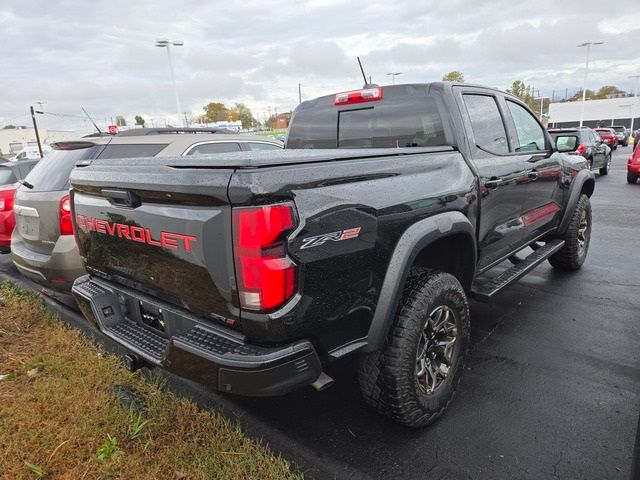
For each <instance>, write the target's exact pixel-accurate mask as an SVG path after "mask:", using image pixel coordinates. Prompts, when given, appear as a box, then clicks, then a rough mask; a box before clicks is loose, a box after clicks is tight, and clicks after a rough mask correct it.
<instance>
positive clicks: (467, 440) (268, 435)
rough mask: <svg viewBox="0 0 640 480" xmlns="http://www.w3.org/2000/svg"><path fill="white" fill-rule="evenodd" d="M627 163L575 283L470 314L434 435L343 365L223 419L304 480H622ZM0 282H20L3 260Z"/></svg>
mask: <svg viewBox="0 0 640 480" xmlns="http://www.w3.org/2000/svg"><path fill="white" fill-rule="evenodd" d="M629 152H630V148H621V149H619V150H618V151H617V152H616V153H615V154H614V158H613V166H612V172H611V174H610V175H609V176H607V177H598V178H597V180H596V191H595V194H594V196H593V198H592V205H593V218H594V225H593V232H592V243H591V247H590V252H589V257H588V259H587V262H586V264H585V266H584V267H583V269H582V270H580V271H579V272H578V273H575V274H571V275H568V274H560V273H557V272H555V271H553V270H552V269H551V267H550V266H549V265H548V264H546V263H545V264H544V265H542V266H540V267H539V268H537V269H536V270H534V272H533V273H531V274H529V275H528V276H526V277H524V278H523V279H522V280H521V281H520V282H519V283H518V284H516V285H515V286H513V287H511V288H510V289H508V290H507V291H506V292H505V293H503V294H501V295H499V296H498V298H497V299H496V300H494V301H493V302H492V303H491V304H482V303H476V302H473V303H472V338H473V341H472V348H471V352H470V358H469V360H468V362H467V368H466V370H467V371H466V373H465V376H464V378H463V380H462V382H461V384H460V388H459V390H458V393H457V397H456V399H455V401H454V402H453V403H452V405H451V407H450V409H449V411H448V413H446V414H445V416H444V417H443V418H442V419H440V420H439V421H438V422H437V423H436V424H434V425H432V426H430V427H428V428H426V429H423V430H408V429H406V428H403V427H400V426H398V425H396V424H393V423H391V422H390V421H388V420H386V419H385V418H382V417H379V416H377V415H375V414H373V413H371V412H370V411H369V410H368V409H367V408H366V407H365V405H364V403H363V402H362V400H361V399H360V396H359V392H358V389H357V384H356V380H355V372H354V369H353V368H352V367H351V366H350V365H349V364H339V365H335V366H334V367H333V368H332V369H331V370H330V371H329V373H330V374H331V375H332V376H334V378H335V379H336V384H335V385H334V386H333V387H332V388H330V389H328V390H326V391H324V392H320V393H318V392H315V391H314V390H312V389H311V388H309V389H305V390H303V391H299V392H296V393H293V394H290V395H287V396H286V397H280V398H268V399H253V398H234V399H232V401H231V402H230V404H231V409H232V410H233V411H234V412H235V413H236V414H237V415H238V416H239V417H240V422H241V423H242V421H243V420H242V416H243V415H244V414H246V415H247V418H249V417H251V418H259V419H260V421H261V424H262V425H264V426H265V427H266V429H263V430H262V431H261V434H260V435H261V436H263V437H264V441H265V442H267V443H273V442H274V439H275V438H276V437H277V439H278V440H277V441H276V442H275V443H277V444H278V445H279V446H276V450H279V451H282V452H283V453H284V454H285V456H287V457H288V459H289V460H291V461H293V462H297V463H298V464H300V465H302V466H303V470H305V471H306V472H307V473H308V474H309V476H311V477H317V478H324V475H325V474H326V472H332V473H333V474H334V475H335V476H336V477H337V478H376V479H382V478H385V479H386V478H393V479H396V478H403V479H417V478H420V479H424V478H438V479H442V478H446V479H493V478H499V479H502V478H518V479H541V478H561V479H574V478H575V479H605V478H606V479H609V478H612V479H615V478H620V479H627V478H629V474H630V469H631V461H632V458H631V457H632V451H633V446H634V441H635V438H636V427H637V425H638V415H639V408H640V355H639V351H640V348H639V347H640V313H639V312H640V295H638V291H639V289H640V275H638V273H637V270H638V267H639V266H640V263H639V262H638V254H637V251H636V250H637V249H638V245H640V228H639V227H638V225H640V185H628V184H627V183H626V158H627V156H628V155H629ZM0 272H2V273H4V274H8V275H17V273H16V272H15V270H14V269H13V268H12V267H11V265H10V262H9V258H8V256H6V255H5V256H3V257H2V258H1V259H0ZM181 389H182V391H183V393H185V394H188V395H193V396H197V397H198V400H199V401H200V403H201V404H205V405H206V404H209V405H210V406H215V404H216V402H217V401H218V400H219V397H218V396H216V395H213V394H211V395H210V396H209V400H204V401H203V390H202V389H198V388H195V387H193V386H183V387H181ZM205 396H206V395H205ZM227 399H228V397H227ZM283 439H284V440H283ZM283 441H284V442H285V443H287V445H286V448H284V446H283ZM297 452H299V453H297ZM314 465H315V466H314ZM319 472H323V473H319Z"/></svg>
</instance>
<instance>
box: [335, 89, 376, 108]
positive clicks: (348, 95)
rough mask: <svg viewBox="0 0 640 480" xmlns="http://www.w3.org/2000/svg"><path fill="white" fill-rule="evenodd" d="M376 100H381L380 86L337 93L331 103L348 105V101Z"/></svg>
mask: <svg viewBox="0 0 640 480" xmlns="http://www.w3.org/2000/svg"><path fill="white" fill-rule="evenodd" d="M377 100H382V87H376V88H366V89H364V90H352V91H351V92H343V93H338V94H337V95H336V98H335V100H334V101H333V104H334V105H349V104H350V103H363V102H375V101H377Z"/></svg>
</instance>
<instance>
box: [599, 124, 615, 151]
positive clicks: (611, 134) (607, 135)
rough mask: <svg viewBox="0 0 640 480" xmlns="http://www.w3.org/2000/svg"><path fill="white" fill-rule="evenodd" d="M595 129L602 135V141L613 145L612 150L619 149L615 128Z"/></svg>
mask: <svg viewBox="0 0 640 480" xmlns="http://www.w3.org/2000/svg"><path fill="white" fill-rule="evenodd" d="M594 131H595V132H596V133H597V134H598V135H599V136H600V138H601V139H602V141H603V142H604V143H606V144H607V145H609V146H610V147H611V150H617V149H618V137H617V136H616V132H615V131H614V130H613V128H603V127H598V128H595V129H594Z"/></svg>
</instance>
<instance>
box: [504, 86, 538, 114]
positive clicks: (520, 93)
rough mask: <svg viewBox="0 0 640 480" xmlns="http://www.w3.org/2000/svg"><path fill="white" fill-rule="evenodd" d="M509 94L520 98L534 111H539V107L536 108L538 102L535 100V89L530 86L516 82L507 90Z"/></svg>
mask: <svg viewBox="0 0 640 480" xmlns="http://www.w3.org/2000/svg"><path fill="white" fill-rule="evenodd" d="M507 92H509V93H510V94H511V95H515V96H516V97H518V98H519V99H520V100H522V101H523V102H524V103H526V104H527V105H528V106H529V108H531V109H532V110H534V111H537V110H539V106H536V102H535V100H534V98H533V89H532V88H531V86H530V85H525V83H524V82H523V81H522V80H516V81H515V82H513V83H512V84H511V87H509V88H507Z"/></svg>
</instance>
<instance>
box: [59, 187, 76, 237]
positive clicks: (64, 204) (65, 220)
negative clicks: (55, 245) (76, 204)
mask: <svg viewBox="0 0 640 480" xmlns="http://www.w3.org/2000/svg"><path fill="white" fill-rule="evenodd" d="M58 218H59V219H60V235H73V222H72V221H71V200H70V198H69V195H65V196H64V197H62V198H61V199H60V208H59V210H58Z"/></svg>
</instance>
